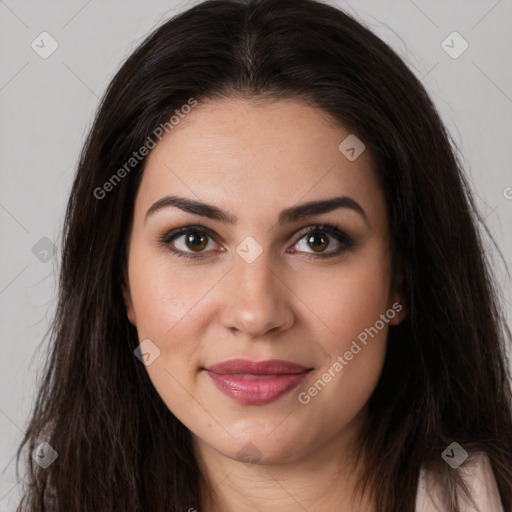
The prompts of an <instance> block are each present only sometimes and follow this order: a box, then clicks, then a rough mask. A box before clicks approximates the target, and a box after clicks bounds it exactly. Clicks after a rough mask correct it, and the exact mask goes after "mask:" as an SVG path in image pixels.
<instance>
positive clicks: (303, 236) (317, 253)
mask: <svg viewBox="0 0 512 512" xmlns="http://www.w3.org/2000/svg"><path fill="white" fill-rule="evenodd" d="M299 235H300V237H299V239H298V240H297V242H296V243H295V245H294V247H299V249H298V250H293V251H292V252H305V253H307V254H309V255H310V256H312V257H313V258H330V257H332V256H337V255H338V254H340V253H342V252H343V251H345V250H346V249H349V248H351V247H353V245H354V240H353V239H352V238H351V237H350V236H349V235H347V234H346V233H344V232H343V231H341V230H340V229H338V228H337V227H336V226H334V225H331V224H323V225H317V226H311V227H309V228H306V229H305V230H303V231H302V232H300V234H299ZM332 239H334V240H335V242H332ZM302 240H304V242H303V243H301V241H302ZM332 246H334V249H333V248H332ZM301 247H302V248H301ZM308 248H309V249H312V250H313V252H309V251H308V250H307V249H308ZM328 248H331V250H329V251H327V249H328Z"/></svg>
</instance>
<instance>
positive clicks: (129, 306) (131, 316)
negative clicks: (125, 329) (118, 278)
mask: <svg viewBox="0 0 512 512" xmlns="http://www.w3.org/2000/svg"><path fill="white" fill-rule="evenodd" d="M121 289H122V290H123V297H124V304H125V306H126V313H127V316H128V320H129V321H130V323H131V324H132V325H134V326H136V325H137V319H136V317H135V309H134V308H133V302H132V298H131V296H130V292H129V291H128V290H127V289H126V286H125V285H124V284H122V285H121Z"/></svg>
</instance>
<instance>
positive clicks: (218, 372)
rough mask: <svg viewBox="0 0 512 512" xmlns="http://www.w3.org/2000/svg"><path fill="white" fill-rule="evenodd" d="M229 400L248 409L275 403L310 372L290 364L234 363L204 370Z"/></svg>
mask: <svg viewBox="0 0 512 512" xmlns="http://www.w3.org/2000/svg"><path fill="white" fill-rule="evenodd" d="M204 370H205V371H206V373H207V374H208V377H210V379H211V380H212V382H213V383H214V384H215V386H216V387H217V388H218V389H219V390H220V391H222V392H223V393H224V394H225V395H226V396H228V397H230V398H232V399H233V400H235V401H236V402H239V403H242V404H246V405H261V404H266V403H270V402H274V401H275V400H277V399H278V398H280V397H281V396H283V395H284V394H286V393H287V392H289V391H291V390H292V389H293V388H295V387H297V386H298V385H299V384H300V383H301V382H302V381H303V380H304V379H305V378H306V376H307V374H308V373H309V372H310V371H311V368H305V367H303V366H300V365H298V364H295V363H291V362H290V361H283V360H280V359H270V360H268V361H250V360H248V359H231V360H229V361H224V362H222V363H219V364H215V365H212V366H210V367H208V368H205V369H204Z"/></svg>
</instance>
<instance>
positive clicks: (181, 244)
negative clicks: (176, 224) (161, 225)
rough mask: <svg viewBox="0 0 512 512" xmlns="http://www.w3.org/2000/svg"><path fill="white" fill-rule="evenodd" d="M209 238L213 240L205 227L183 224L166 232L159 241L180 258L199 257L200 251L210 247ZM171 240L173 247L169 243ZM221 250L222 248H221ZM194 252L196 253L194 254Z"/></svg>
mask: <svg viewBox="0 0 512 512" xmlns="http://www.w3.org/2000/svg"><path fill="white" fill-rule="evenodd" d="M210 240H213V235H212V233H211V232H210V231H209V230H207V229H206V228H202V227H196V226H184V227H182V228H179V229H175V230H173V231H171V232H170V233H167V234H166V235H165V236H164V237H163V238H162V239H161V242H162V243H164V244H165V245H167V246H168V247H169V249H170V250H171V251H172V252H173V253H174V254H175V255H176V256H178V257H181V258H200V257H203V255H202V254H201V253H202V252H206V249H208V248H209V249H211V247H210V246H211V244H210ZM171 242H173V244H174V247H173V246H172V245H170V244H171ZM221 251H223V249H221ZM194 253H198V254H197V255H195V254H194Z"/></svg>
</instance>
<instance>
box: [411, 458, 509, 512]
mask: <svg viewBox="0 0 512 512" xmlns="http://www.w3.org/2000/svg"><path fill="white" fill-rule="evenodd" d="M454 471H461V472H462V473H463V475H462V476H463V478H464V480H465V482H467V486H468V489H469V490H470V491H471V493H472V497H473V499H474V500H475V502H476V503H477V505H478V507H479V508H480V510H479V511H478V512H504V510H503V506H502V505H501V499H500V495H499V491H498V485H497V484H496V479H495V477H494V473H493V471H492V467H491V464H490V462H489V459H488V457H487V455H486V454H485V453H484V452H479V453H478V454H477V455H476V456H475V458H474V459H472V460H471V462H470V459H468V460H467V461H466V462H464V463H462V465H461V466H460V467H459V468H458V469H456V470H454ZM439 491H440V489H439V487H438V484H436V482H434V481H433V479H432V477H431V475H430V474H429V475H428V476H427V475H426V472H425V469H424V468H421V470H420V477H419V481H418V494H417V495H416V509H415V510H416V512H446V509H445V508H442V507H441V505H440V499H439V496H440V492H439ZM460 501H461V502H462V503H461V511H462V512H477V510H476V509H475V508H474V507H473V506H472V505H471V503H470V502H469V500H467V499H466V498H465V496H461V498H460Z"/></svg>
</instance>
